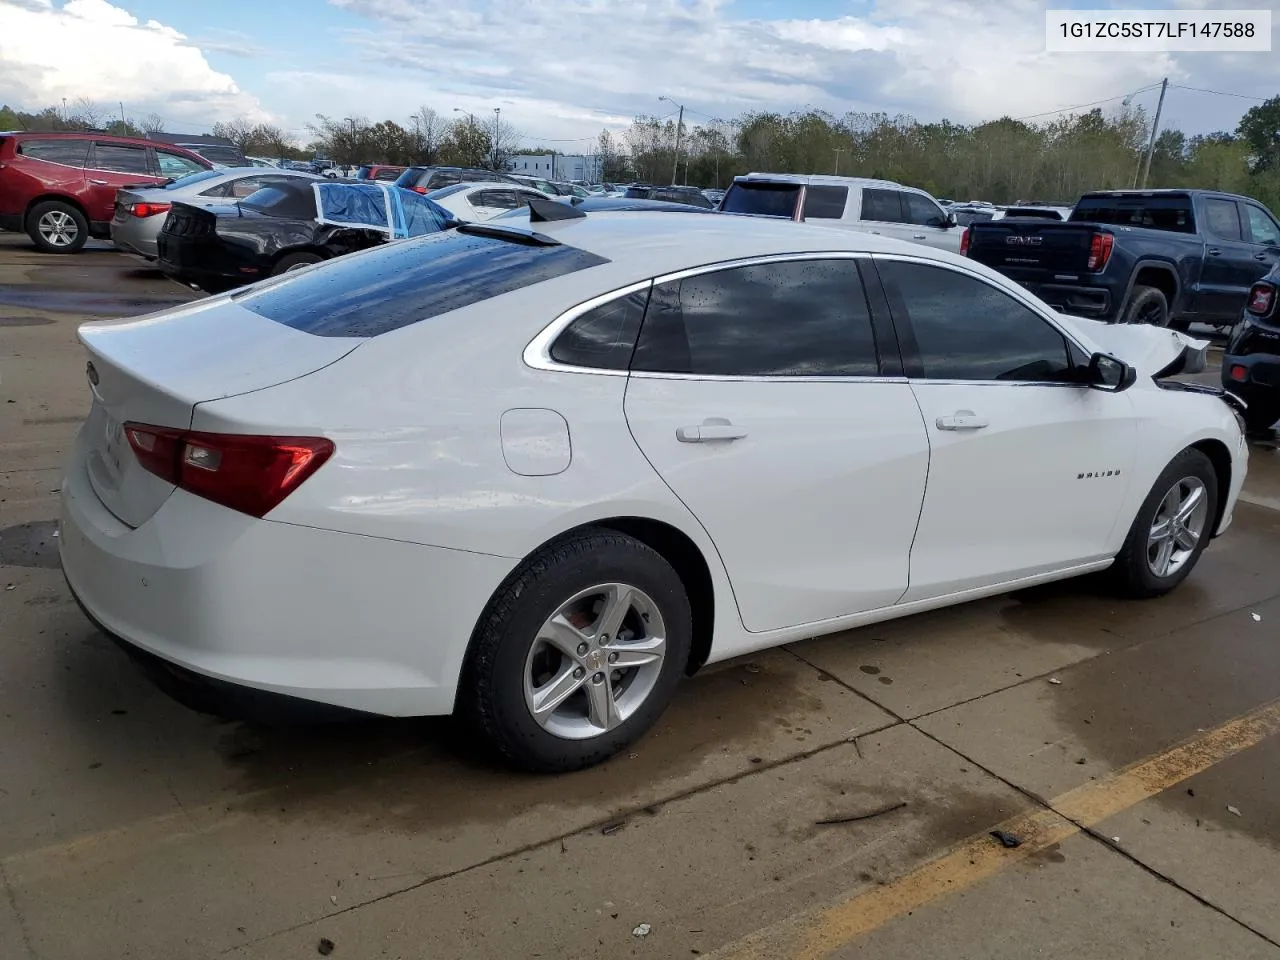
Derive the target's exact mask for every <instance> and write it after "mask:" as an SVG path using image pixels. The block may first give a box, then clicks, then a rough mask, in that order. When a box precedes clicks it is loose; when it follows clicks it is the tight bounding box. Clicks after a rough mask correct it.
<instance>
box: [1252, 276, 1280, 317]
mask: <svg viewBox="0 0 1280 960" xmlns="http://www.w3.org/2000/svg"><path fill="white" fill-rule="evenodd" d="M1275 302H1276V288H1275V287H1273V286H1272V285H1271V284H1269V283H1255V284H1254V285H1253V287H1252V288H1251V289H1250V290H1249V301H1248V303H1249V305H1248V306H1247V307H1245V309H1246V310H1248V311H1249V312H1250V313H1252V314H1253V315H1254V316H1256V317H1265V316H1266V315H1267V314H1268V313H1270V312H1271V308H1272V307H1273V306H1275Z"/></svg>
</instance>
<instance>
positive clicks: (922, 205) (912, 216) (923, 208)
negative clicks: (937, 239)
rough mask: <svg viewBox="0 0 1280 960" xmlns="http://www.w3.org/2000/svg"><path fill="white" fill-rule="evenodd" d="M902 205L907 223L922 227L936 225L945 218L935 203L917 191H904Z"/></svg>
mask: <svg viewBox="0 0 1280 960" xmlns="http://www.w3.org/2000/svg"><path fill="white" fill-rule="evenodd" d="M902 205H903V207H904V208H905V209H904V213H905V215H906V222H907V223H915V224H919V225H920V226H922V227H929V226H932V227H936V226H939V225H940V224H941V223H942V221H943V220H944V219H946V217H945V216H944V215H943V213H942V210H940V209H939V208H938V205H937V204H936V203H934V202H933V201H932V200H930V199H929V198H928V197H925V196H921V195H920V194H918V193H909V192H906V191H904V192H903V194H902Z"/></svg>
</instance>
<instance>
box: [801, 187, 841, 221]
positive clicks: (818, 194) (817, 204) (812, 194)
mask: <svg viewBox="0 0 1280 960" xmlns="http://www.w3.org/2000/svg"><path fill="white" fill-rule="evenodd" d="M848 200H849V188H848V187H827V186H821V185H818V186H811V187H809V188H808V189H807V190H805V192H804V218H805V219H806V220H839V219H840V218H841V217H843V216H844V208H845V204H846V203H847V202H848Z"/></svg>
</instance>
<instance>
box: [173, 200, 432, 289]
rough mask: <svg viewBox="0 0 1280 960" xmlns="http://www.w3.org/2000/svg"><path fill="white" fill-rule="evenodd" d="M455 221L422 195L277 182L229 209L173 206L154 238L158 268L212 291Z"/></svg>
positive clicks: (224, 207)
mask: <svg viewBox="0 0 1280 960" xmlns="http://www.w3.org/2000/svg"><path fill="white" fill-rule="evenodd" d="M454 223H455V221H454V220H453V218H452V217H451V216H450V214H449V212H448V211H447V210H445V209H444V208H443V207H441V206H439V205H438V204H435V203H432V202H431V201H430V200H428V199H427V198H426V197H422V196H419V195H418V194H416V193H412V192H411V191H408V190H402V189H400V188H398V187H391V186H387V185H386V184H376V183H365V184H356V183H338V182H335V181H332V180H325V181H303V182H300V183H297V184H294V183H288V182H286V183H279V184H273V185H272V186H269V187H266V188H264V189H262V190H259V191H257V192H256V193H253V194H251V195H250V196H248V197H245V198H244V199H243V200H240V201H238V202H235V203H228V204H223V205H219V206H212V207H197V206H191V205H189V204H185V203H175V204H174V205H173V209H172V210H171V211H170V213H169V216H168V218H167V219H166V220H165V223H164V226H163V227H162V228H161V230H160V235H159V237H158V238H157V248H158V252H159V266H160V269H161V270H163V271H164V272H165V273H167V274H168V275H170V276H172V277H174V278H175V279H177V280H180V281H181V282H183V283H189V284H193V285H195V286H198V287H200V288H202V289H204V290H207V291H209V292H211V293H213V292H218V291H221V290H227V289H230V288H232V287H237V286H241V285H243V284H246V283H253V282H254V281H257V280H261V279H262V278H263V277H270V276H276V275H278V274H281V273H286V272H288V271H290V270H297V269H300V268H302V267H305V266H309V265H311V264H313V263H319V262H320V261H322V260H328V259H331V258H333V257H339V256H342V255H343V254H346V253H353V252H355V251H357V250H365V249H368V248H369V247H374V246H377V245H379V244H382V243H386V242H387V241H388V240H391V239H399V238H403V237H416V236H422V235H424V234H428V233H434V232H436V231H438V230H444V229H447V228H448V227H450V226H452V225H453V224H454Z"/></svg>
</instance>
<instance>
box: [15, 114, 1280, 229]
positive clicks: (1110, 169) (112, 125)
mask: <svg viewBox="0 0 1280 960" xmlns="http://www.w3.org/2000/svg"><path fill="white" fill-rule="evenodd" d="M2 129H41V130H85V129H105V130H106V131H107V132H109V133H122V134H127V135H134V136H141V135H143V134H145V133H149V132H152V133H154V132H163V129H164V125H163V121H161V120H160V118H158V117H156V116H155V115H151V116H149V117H145V118H141V119H137V120H134V119H127V118H124V117H119V118H113V117H112V116H111V115H110V114H108V113H106V112H105V111H103V110H101V109H99V108H97V107H95V106H94V104H93V103H92V102H90V101H88V100H80V101H77V102H76V103H75V104H72V105H71V106H70V107H67V106H65V105H64V107H63V109H62V110H58V109H57V108H54V107H49V108H46V109H45V110H42V111H40V112H38V113H31V114H24V113H21V112H19V111H15V110H12V109H10V108H9V107H3V108H0V130H2ZM307 129H308V133H309V134H310V138H309V140H308V142H307V143H306V144H305V146H304V145H302V144H300V143H299V142H298V140H297V138H295V137H294V136H293V135H291V134H290V133H288V132H287V131H284V130H282V129H280V128H279V127H276V126H272V125H270V124H254V123H250V122H248V121H246V120H233V121H229V122H225V123H218V124H215V125H214V127H213V131H212V132H213V133H214V134H215V135H217V136H223V137H226V138H227V139H229V140H231V141H232V142H233V143H235V144H236V145H237V146H238V147H240V148H241V149H242V150H244V152H245V153H247V154H250V155H255V156H258V155H261V156H269V157H281V158H294V159H297V158H303V157H310V156H320V157H325V158H328V159H332V160H335V161H337V162H338V163H340V164H343V165H355V164H359V163H390V164H397V165H409V164H449V165H457V166H479V167H488V168H490V169H502V168H503V167H505V165H506V162H507V160H508V159H509V158H510V157H511V156H513V155H515V154H517V153H534V152H536V153H550V152H552V151H551V150H548V149H545V148H537V147H534V148H524V149H521V148H518V147H517V144H518V143H520V141H522V140H527V139H528V138H525V137H522V136H521V135H520V134H519V133H518V132H517V131H516V130H515V128H514V127H512V125H511V124H510V123H508V122H506V121H503V120H501V119H500V116H499V115H498V114H494V116H493V117H492V118H488V117H485V116H474V115H469V114H461V113H459V114H458V115H457V116H454V117H448V116H444V115H441V114H439V113H437V112H436V111H435V110H433V109H432V108H430V107H427V106H423V107H420V108H419V109H418V111H417V112H416V113H414V114H413V115H412V116H410V117H408V118H407V119H406V120H405V121H404V122H397V121H395V120H390V119H388V120H381V121H377V122H373V121H370V120H369V119H368V118H366V117H343V118H340V119H339V118H336V117H330V116H327V115H324V114H317V115H316V117H315V120H314V122H312V123H311V124H308V127H307ZM1150 131H1151V127H1150V121H1149V119H1148V118H1147V116H1146V114H1145V113H1144V112H1143V111H1142V110H1141V109H1129V108H1123V109H1121V110H1119V111H1117V112H1114V113H1111V114H1106V113H1104V112H1103V111H1102V110H1101V109H1094V110H1091V111H1089V112H1087V113H1079V114H1073V115H1069V116H1062V117H1060V118H1058V119H1055V120H1051V121H1048V122H1043V123H1028V122H1025V121H1022V120H1016V119H1011V118H1009V117H1004V118H1001V119H999V120H992V121H989V122H986V123H980V124H972V125H966V124H957V123H952V122H951V121H948V120H942V121H938V122H936V123H921V122H920V121H918V120H916V119H915V118H913V117H910V116H906V115H898V116H889V115H888V114H885V113H847V114H844V115H843V116H836V115H834V114H831V113H827V112H823V111H819V110H805V111H797V112H792V113H778V112H767V111H759V112H751V113H746V114H743V115H742V116H740V117H737V118H734V119H730V120H715V121H710V122H707V123H703V124H687V123H686V124H683V125H682V126H681V128H680V130H679V131H678V132H677V130H676V126H675V122H674V121H673V120H671V118H669V117H668V118H658V117H651V116H642V117H637V118H636V119H635V120H634V121H633V122H632V123H631V125H630V126H629V127H628V128H626V129H625V130H623V131H621V132H618V133H614V132H611V131H609V130H604V131H602V132H601V133H600V135H599V136H598V137H597V138H596V139H595V140H594V142H592V143H591V144H590V146H589V147H588V148H587V149H586V150H584V151H582V152H586V153H590V154H596V155H598V156H599V160H600V164H601V168H602V171H603V179H604V180H606V181H610V182H629V181H632V180H640V181H644V182H648V183H654V184H665V183H671V182H676V183H687V184H693V185H696V186H700V187H721V188H723V187H725V186H727V185H728V184H729V183H730V182H731V181H732V179H733V177H735V176H737V175H740V174H743V173H747V172H749V171H752V170H760V171H772V172H786V173H810V174H819V173H822V174H825V173H839V174H845V175H851V176H861V177H874V178H877V179H885V180H895V181H898V182H900V183H906V184H911V185H913V186H917V187H921V188H923V189H925V190H927V191H929V192H930V193H932V194H933V195H934V196H937V197H947V198H951V199H957V200H967V199H982V200H990V201H992V202H994V203H1011V202H1015V201H1018V200H1040V201H1050V202H1063V203H1069V202H1073V201H1074V200H1075V199H1077V198H1078V197H1079V196H1080V195H1081V194H1082V193H1085V192H1087V191H1089V190H1102V189H1119V188H1130V187H1133V186H1135V185H1137V184H1138V183H1139V182H1140V177H1141V172H1142V166H1143V161H1144V156H1145V153H1146V151H1147V146H1148V143H1149V139H1150ZM677 135H678V137H679V152H678V154H677V151H676V141H677ZM558 152H562V153H563V152H565V151H558ZM1147 185H1148V186H1150V187H1153V188H1154V187H1200V188H1205V189H1216V190H1224V191H1230V192H1232V193H1243V194H1247V195H1250V196H1253V197H1256V198H1257V199H1259V200H1261V201H1263V202H1264V203H1266V204H1268V205H1269V206H1270V207H1271V208H1272V209H1273V210H1277V211H1280V97H1273V98H1272V99H1270V100H1267V101H1265V102H1264V103H1261V104H1259V105H1258V106H1255V107H1253V108H1251V109H1250V110H1249V111H1248V112H1246V113H1245V115H1244V116H1243V118H1242V119H1241V121H1240V123H1239V124H1238V125H1237V127H1236V129H1235V130H1234V131H1230V132H1228V131H1222V132H1218V133H1212V134H1207V135H1196V136H1188V135H1186V134H1185V133H1183V132H1182V131H1180V130H1175V129H1166V130H1164V131H1162V132H1161V133H1160V134H1159V136H1158V137H1157V139H1156V143H1155V147H1154V150H1153V151H1152V157H1151V170H1150V175H1149V177H1148V180H1147Z"/></svg>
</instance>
